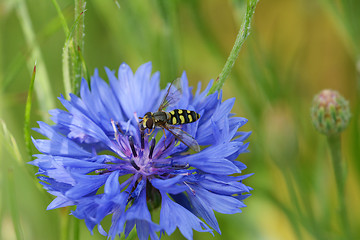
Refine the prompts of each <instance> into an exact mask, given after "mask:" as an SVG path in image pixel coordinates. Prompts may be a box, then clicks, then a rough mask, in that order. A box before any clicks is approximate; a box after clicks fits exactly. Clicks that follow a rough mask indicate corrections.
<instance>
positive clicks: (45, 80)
mask: <svg viewBox="0 0 360 240" xmlns="http://www.w3.org/2000/svg"><path fill="white" fill-rule="evenodd" d="M16 12H17V15H18V18H19V21H20V25H21V27H22V31H23V33H24V36H25V40H26V42H27V45H28V46H29V49H32V53H31V58H30V60H29V61H28V65H29V68H31V70H33V67H34V66H33V62H35V60H36V62H37V63H38V66H40V68H39V70H38V73H37V75H38V79H39V80H38V81H37V82H36V85H35V91H36V95H37V98H38V102H39V106H40V109H41V111H42V113H43V114H47V111H48V110H50V109H53V108H54V107H55V102H54V97H53V94H52V91H51V86H50V79H49V76H48V73H47V71H46V67H45V62H44V60H43V58H42V55H41V51H40V47H39V46H38V44H37V42H36V39H35V33H34V30H33V27H32V23H31V19H30V16H29V12H28V9H27V7H26V4H25V0H19V1H18V5H17V8H16ZM30 63H31V65H30ZM44 119H45V118H44Z"/></svg>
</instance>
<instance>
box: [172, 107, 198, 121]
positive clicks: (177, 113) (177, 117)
mask: <svg viewBox="0 0 360 240" xmlns="http://www.w3.org/2000/svg"><path fill="white" fill-rule="evenodd" d="M168 114H169V116H168V119H167V123H168V124H171V125H180V124H186V123H192V122H195V121H197V120H198V119H199V118H200V115H199V114H198V113H196V112H194V111H190V110H185V109H174V110H172V111H170V112H168Z"/></svg>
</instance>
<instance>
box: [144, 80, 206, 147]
mask: <svg viewBox="0 0 360 240" xmlns="http://www.w3.org/2000/svg"><path fill="white" fill-rule="evenodd" d="M180 86H181V84H180V78H177V79H175V80H174V81H172V83H171V84H170V86H169V88H168V90H167V92H166V94H165V97H164V98H163V100H162V102H161V104H160V107H159V108H158V110H157V112H147V113H145V115H144V117H140V119H141V121H140V123H139V125H140V129H141V131H145V130H146V129H149V132H148V133H147V135H150V134H151V133H152V132H153V131H154V130H155V128H156V127H160V128H162V130H163V132H164V136H165V137H166V134H165V129H166V130H168V131H169V132H170V133H171V134H173V135H174V136H175V138H177V139H178V140H179V141H180V142H182V143H184V144H185V145H186V146H188V147H189V148H191V149H192V150H194V151H196V152H199V151H200V147H199V144H198V143H197V142H196V140H195V139H194V138H193V137H192V136H191V135H190V134H188V133H187V132H185V131H183V130H182V129H181V126H180V127H176V126H175V125H183V124H187V123H193V122H195V121H197V120H198V119H199V118H200V115H199V114H198V113H196V112H195V111H190V110H186V109H174V110H172V111H169V112H165V111H163V110H164V109H165V108H167V107H168V106H173V105H175V104H176V103H177V102H178V101H179V100H180V99H181V96H182V90H181V87H180Z"/></svg>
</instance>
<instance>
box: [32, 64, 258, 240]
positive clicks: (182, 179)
mask: <svg viewBox="0 0 360 240" xmlns="http://www.w3.org/2000/svg"><path fill="white" fill-rule="evenodd" d="M106 73H107V76H108V79H109V84H108V83H106V82H105V81H104V80H102V79H101V78H100V77H99V74H98V71H97V70H95V73H94V76H93V77H92V78H91V84H90V85H91V86H90V88H89V86H88V84H87V82H86V81H85V80H83V81H82V83H81V89H80V97H78V96H76V95H73V94H70V97H71V100H66V99H65V98H64V97H63V96H61V97H60V98H59V100H60V101H61V103H62V104H63V105H64V107H65V108H66V110H61V109H54V110H51V111H50V114H51V115H52V117H51V119H52V120H53V121H54V122H55V125H48V124H46V123H44V122H39V126H40V128H38V129H35V130H36V131H38V132H39V133H41V134H42V135H44V136H45V137H47V138H48V140H44V139H33V142H34V145H35V146H36V148H37V149H38V150H39V151H40V152H41V154H37V155H35V156H36V157H37V159H36V160H34V161H32V162H31V164H33V165H35V166H38V167H39V172H38V178H39V180H40V181H41V183H42V185H43V186H44V188H45V189H46V190H47V191H48V192H49V193H51V194H52V195H54V196H56V198H55V199H54V200H53V201H52V202H51V203H50V205H49V206H48V208H47V209H54V208H59V207H65V206H71V205H76V210H74V211H73V212H72V215H74V216H75V217H77V218H79V219H84V220H85V223H86V226H87V227H88V229H89V230H90V231H92V230H93V228H94V227H95V226H96V225H97V226H98V230H99V232H100V233H101V234H103V235H107V236H108V237H109V238H111V239H113V238H115V237H116V236H117V235H120V234H125V236H128V234H129V233H130V231H131V230H132V229H133V228H134V226H135V225H136V229H137V234H138V237H139V239H148V237H149V236H150V237H151V239H158V238H159V237H158V235H157V232H160V233H164V232H166V233H167V234H169V235H170V234H172V233H173V232H174V230H175V229H176V228H179V230H180V232H181V233H182V234H183V235H184V236H185V237H186V238H187V239H192V238H193V229H194V230H196V231H201V232H212V229H214V230H216V231H217V232H219V233H221V232H220V228H219V225H218V223H217V220H216V218H215V215H214V210H215V211H217V212H220V213H225V214H233V213H237V212H241V210H240V208H241V207H245V205H244V203H243V199H245V198H246V197H248V196H249V195H250V194H248V193H249V191H250V190H251V188H250V187H248V186H246V185H244V183H243V182H242V180H243V179H245V178H247V177H248V176H249V175H250V174H248V175H240V174H239V173H240V172H241V171H242V170H243V169H245V168H246V166H245V165H244V164H243V163H241V162H239V161H236V158H237V157H238V156H239V154H240V153H243V152H246V151H247V146H248V143H244V140H245V139H247V137H248V136H249V135H250V133H249V132H241V131H238V129H239V128H240V127H241V126H242V125H244V124H245V123H246V122H247V120H246V119H244V118H241V117H234V114H232V113H230V111H231V108H232V106H233V104H234V101H235V100H234V99H229V100H226V101H224V102H221V92H220V94H219V93H218V92H216V93H214V94H210V95H207V94H208V92H209V89H210V87H211V85H212V82H211V83H210V84H209V85H208V86H207V87H206V89H205V90H204V91H202V92H201V91H200V87H201V85H200V84H199V85H198V88H197V91H196V93H195V95H193V94H192V93H191V88H190V87H189V86H188V82H187V77H186V75H185V73H184V74H183V75H182V77H181V85H182V91H183V92H182V96H181V99H180V101H179V102H178V103H177V104H176V105H175V106H172V108H174V109H188V110H193V111H196V112H197V113H199V114H200V116H201V117H200V119H199V120H198V121H196V122H193V123H190V124H185V125H182V126H181V127H182V130H184V131H186V132H187V133H188V134H190V135H191V136H193V137H194V138H195V140H196V141H197V143H198V144H199V145H200V146H201V148H202V150H201V151H200V152H198V153H191V151H188V150H189V149H188V147H187V146H186V145H184V144H183V143H181V142H179V141H178V140H177V139H176V138H174V136H173V135H171V134H170V133H169V132H167V133H166V137H165V136H161V135H162V131H158V130H155V133H154V135H158V137H157V138H154V137H151V136H149V135H147V134H142V133H141V131H140V130H139V117H142V116H144V114H145V113H146V112H154V111H156V110H157V108H158V107H159V104H160V103H161V101H162V99H163V97H164V96H165V94H166V90H161V89H160V87H159V78H160V74H159V73H158V72H156V73H155V74H153V75H151V63H146V64H144V65H142V66H140V67H139V69H138V70H137V71H136V73H135V74H133V72H132V71H131V69H130V67H129V66H128V65H126V64H122V65H121V66H120V68H119V71H118V77H116V76H115V73H114V72H113V71H111V70H109V69H107V68H106ZM90 89H91V90H90ZM167 110H170V109H167ZM159 138H160V139H159ZM156 139H158V141H156ZM157 207H160V221H159V222H153V220H152V217H151V213H150V210H152V209H153V208H157ZM149 208H150V210H149ZM107 215H111V216H112V223H111V226H110V228H109V230H108V231H107V232H106V231H105V230H104V229H103V228H102V225H101V222H102V220H103V219H104V217H105V216H107Z"/></svg>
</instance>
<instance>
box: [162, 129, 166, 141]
mask: <svg viewBox="0 0 360 240" xmlns="http://www.w3.org/2000/svg"><path fill="white" fill-rule="evenodd" d="M162 130H163V132H164V138H165V140H166V133H165V129H164V128H163V129H162Z"/></svg>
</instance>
